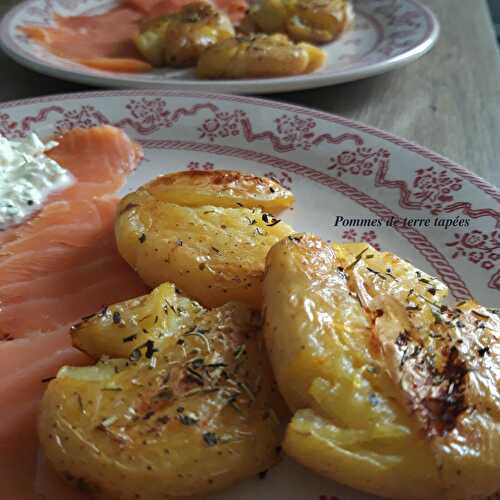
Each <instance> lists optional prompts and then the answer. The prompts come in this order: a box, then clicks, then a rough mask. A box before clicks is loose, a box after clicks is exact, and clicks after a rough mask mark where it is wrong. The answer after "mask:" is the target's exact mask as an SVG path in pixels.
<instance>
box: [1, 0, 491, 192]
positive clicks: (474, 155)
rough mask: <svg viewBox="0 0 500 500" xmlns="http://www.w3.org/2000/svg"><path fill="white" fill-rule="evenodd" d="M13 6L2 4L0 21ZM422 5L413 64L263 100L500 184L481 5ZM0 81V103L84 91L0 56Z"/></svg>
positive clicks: (450, 1) (440, 1)
mask: <svg viewBox="0 0 500 500" xmlns="http://www.w3.org/2000/svg"><path fill="white" fill-rule="evenodd" d="M17 1H18V0H2V2H1V4H0V16H1V15H3V13H4V12H6V11H7V10H8V9H9V8H10V7H11V6H12V5H14V4H15V3H17ZM367 1H370V0H367ZM423 1H424V3H426V4H428V5H429V6H430V7H431V8H432V9H433V10H434V12H435V13H436V14H437V16H438V18H439V20H440V22H441V27H442V31H441V38H440V40H439V41H438V44H437V46H436V47H435V48H434V49H433V50H432V51H431V52H430V53H429V54H427V55H425V56H424V57H423V58H422V59H420V60H419V61H417V62H415V63H412V64H410V65H408V66H406V67H404V68H402V69H398V70H396V71H393V72H391V73H387V74H385V75H381V76H377V77H373V78H368V79H366V80H362V81H359V82H353V83H346V84H342V85H337V86H332V87H324V88H322V89H316V90H308V91H302V92H292V93H287V94H278V95H272V96H269V97H270V98H272V99H279V100H283V101H287V102H291V103H297V104H301V105H304V106H309V107H313V108H317V109H321V110H324V111H330V112H332V113H337V114H339V115H342V116H345V117H348V118H352V119H354V120H358V121H361V122H364V123H366V124H369V125H372V126H375V127H378V128H381V129H384V130H386V131H388V132H392V133H394V134H397V135H399V136H402V137H405V138H407V139H410V140H411V141H414V142H417V143H419V144H421V145H423V146H426V147H428V148H430V149H432V150H434V151H436V152H437V153H441V154H442V155H444V156H447V157H448V158H450V159H452V160H455V161H457V162H458V163H460V164H462V165H464V166H465V167H467V168H469V169H470V170H472V171H473V172H475V173H477V174H478V175H480V176H482V177H484V178H485V179H487V180H489V181H490V182H492V183H493V184H495V185H497V186H500V57H499V54H498V51H497V47H496V43H495V37H494V33H493V27H492V23H491V19H490V16H489V12H488V8H487V5H486V1H485V0H474V1H471V0H423ZM0 75H1V78H2V83H1V85H0V101H6V100H10V99H20V98H23V97H33V96H39V95H44V94H51V93H61V92H73V91H81V90H85V89H88V87H85V86H83V85H77V84H74V83H69V82H63V81H58V80H56V79H53V78H49V77H46V76H43V75H39V74H36V73H34V72H32V71H29V70H27V69H24V68H23V67H21V66H19V65H18V64H16V63H15V62H13V61H11V60H9V59H8V58H7V57H6V56H5V55H4V54H2V53H0Z"/></svg>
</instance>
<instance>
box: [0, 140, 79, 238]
mask: <svg viewBox="0 0 500 500" xmlns="http://www.w3.org/2000/svg"><path fill="white" fill-rule="evenodd" d="M54 146H57V142H54V141H51V142H48V143H47V144H44V143H43V142H42V141H41V140H40V139H39V137H38V136H37V135H36V134H33V133H32V134H30V135H29V136H28V137H26V138H24V139H22V140H19V141H9V140H8V139H6V138H5V137H2V136H1V135H0V231H3V230H5V229H7V228H8V227H9V226H13V225H15V224H19V223H21V222H23V220H25V219H26V218H28V217H29V216H30V215H32V214H33V213H34V212H36V211H38V210H40V208H41V207H42V206H43V204H44V202H45V200H46V199H47V198H48V196H49V195H50V194H51V193H53V192H55V191H59V190H61V189H64V188H65V187H67V186H69V185H71V184H73V182H74V180H75V179H74V177H73V176H72V175H71V173H70V172H69V171H68V170H66V169H64V168H63V167H61V166H60V165H59V164H58V163H57V162H55V161H54V160H51V159H50V158H49V157H48V156H46V155H45V154H44V153H45V151H48V150H49V149H52V148H53V147H54Z"/></svg>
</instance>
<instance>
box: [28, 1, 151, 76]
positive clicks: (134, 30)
mask: <svg viewBox="0 0 500 500" xmlns="http://www.w3.org/2000/svg"><path fill="white" fill-rule="evenodd" d="M142 18H143V14H142V13H140V12H139V11H137V10H134V9H130V8H125V7H119V8H116V9H113V10H111V11H109V12H106V13H105V14H100V15H95V16H74V17H62V16H55V17H54V24H55V26H53V27H44V26H24V27H22V28H21V31H23V33H24V34H25V35H26V36H28V37H29V38H31V39H32V40H34V41H36V42H38V43H39V44H41V45H43V46H44V47H46V48H47V49H48V50H49V51H50V52H52V53H53V54H55V55H57V56H59V57H63V58H65V59H70V60H72V61H75V62H79V63H81V64H84V65H88V66H92V67H95V68H98V69H109V70H110V71H120V72H140V71H148V70H149V69H151V66H150V65H149V64H148V63H146V62H145V61H143V60H141V56H140V55H139V52H138V51H137V49H136V48H135V45H134V43H133V42H132V38H133V37H134V36H135V35H137V34H138V33H139V22H140V21H141V19H142ZM106 65H109V66H108V67H106Z"/></svg>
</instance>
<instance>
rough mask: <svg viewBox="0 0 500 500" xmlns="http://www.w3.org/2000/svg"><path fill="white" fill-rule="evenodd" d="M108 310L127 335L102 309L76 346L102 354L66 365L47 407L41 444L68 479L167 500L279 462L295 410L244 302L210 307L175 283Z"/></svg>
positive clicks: (120, 499)
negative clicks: (289, 409) (284, 429)
mask: <svg viewBox="0 0 500 500" xmlns="http://www.w3.org/2000/svg"><path fill="white" fill-rule="evenodd" d="M161 309H163V310H164V313H163V315H162V316H161V317H160V314H161V313H158V317H159V319H158V322H157V323H156V320H155V318H156V312H157V311H159V310H161ZM109 310H110V311H112V312H113V315H115V316H116V314H115V313H116V312H118V311H121V313H120V314H121V316H120V323H119V326H118V328H121V331H119V330H116V329H113V328H111V327H110V325H109V322H107V319H106V318H107V316H106V315H104V316H102V314H100V313H98V316H96V318H90V319H87V320H85V321H84V322H83V324H82V325H80V326H79V327H78V331H79V338H78V343H77V345H78V346H79V347H84V350H85V351H86V352H87V353H89V354H91V355H93V356H96V355H103V356H104V357H103V358H101V361H99V362H98V363H97V364H96V365H95V366H89V367H81V368H72V367H64V368H62V369H61V370H60V371H59V373H58V375H57V377H56V379H55V380H53V381H51V382H50V383H49V385H48V388H47V391H46V393H45V395H44V398H43V401H42V403H41V413H40V417H39V426H38V429H39V437H40V442H41V444H42V446H43V449H44V451H45V454H46V456H47V458H48V461H49V462H50V463H51V464H52V465H53V467H54V468H55V469H56V470H57V471H58V472H59V473H60V474H61V475H62V476H63V477H65V478H66V479H67V480H69V481H71V482H72V483H74V484H75V485H76V486H77V487H80V488H81V489H84V490H85V491H89V492H91V493H93V494H94V495H95V496H97V497H98V498H102V499H107V500H109V499H117V500H138V499H142V500H160V499H161V500H165V499H177V498H186V497H199V496H200V495H204V494H207V493H209V492H212V491H216V490H220V489H222V488H225V487H227V486H229V485H231V484H233V483H235V482H237V481H239V480H241V479H243V478H247V477H251V476H254V475H256V474H257V473H259V472H261V471H264V470H266V469H267V468H268V467H270V466H272V465H273V464H274V463H276V461H277V460H278V458H279V457H278V449H277V447H278V445H279V444H280V440H281V438H282V433H281V426H280V423H279V420H280V418H283V417H284V416H286V413H285V412H286V407H285V405H284V403H283V402H282V400H281V399H280V396H279V393H278V392H277V389H276V386H275V382H274V380H273V376H272V372H271V369H270V366H269V362H268V360H267V357H266V355H265V349H264V346H263V341H262V339H261V337H260V332H259V329H260V318H259V315H258V313H255V312H254V311H251V310H250V309H249V308H248V307H247V306H244V305H242V304H236V303H229V304H226V305H224V306H223V307H220V308H218V309H213V310H211V311H207V310H204V309H203V308H202V307H201V306H199V305H198V304H196V303H189V301H188V299H186V298H184V297H180V296H179V295H178V294H177V293H176V292H175V290H174V286H173V285H171V284H165V285H162V287H160V288H158V289H157V290H155V291H154V292H153V293H152V294H151V295H149V296H145V297H142V298H140V299H138V301H136V302H134V301H128V302H126V303H123V304H117V305H115V306H112V307H110V309H109ZM143 314H146V317H145V318H143V319H140V317H142V315H143ZM167 317H168V318H167ZM138 318H139V319H138ZM151 320H152V321H151ZM160 322H162V327H161V328H160V327H158V328H157V327H156V324H160ZM151 323H152V325H151ZM145 324H147V325H148V328H145V329H144V330H147V331H144V330H142V326H143V325H145ZM155 328H157V329H156V330H155ZM150 329H151V332H150V331H149V330H150ZM139 330H140V331H139ZM161 331H162V332H163V333H164V334H163V335H161V334H160V333H161ZM136 336H137V337H136ZM101 337H106V339H102V338H101ZM139 337H140V340H139ZM144 339H147V340H145V341H144ZM137 342H141V343H140V344H137ZM113 344H114V345H113ZM125 346H127V347H128V351H125ZM115 353H123V354H127V357H122V358H111V359H110V358H109V357H108V356H109V355H112V356H113V355H114V354H115Z"/></svg>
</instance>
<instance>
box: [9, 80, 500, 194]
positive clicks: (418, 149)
mask: <svg viewBox="0 0 500 500" xmlns="http://www.w3.org/2000/svg"><path fill="white" fill-rule="evenodd" d="M141 96H142V97H151V96H154V97H186V98H204V99H207V98H208V99H215V100H222V101H229V102H241V103H245V104H258V105H260V106H264V107H266V106H268V107H271V108H274V109H282V110H284V111H289V112H296V113H302V114H306V115H309V116H311V117H313V118H318V119H322V120H325V121H327V122H330V123H337V124H340V125H344V126H347V127H350V128H353V129H355V130H359V131H360V132H363V133H366V134H370V135H373V136H375V137H377V138H379V139H382V140H386V141H388V142H390V143H391V144H394V145H395V146H400V147H402V148H403V149H406V150H408V151H411V152H412V153H415V154H417V155H419V156H421V157H422V158H425V159H427V160H430V161H432V162H434V163H437V164H438V165H440V166H442V167H444V168H447V169H449V170H452V171H453V172H455V173H457V174H458V175H460V176H461V177H462V178H463V179H466V180H468V181H470V182H471V183H472V184H473V185H474V186H476V187H477V188H478V189H480V190H481V191H482V192H484V193H486V194H488V195H489V196H490V197H491V198H492V199H493V200H494V201H496V202H500V187H497V186H495V185H494V184H493V183H491V182H490V181H488V180H486V179H484V178H482V177H481V176H479V175H477V174H476V173H474V172H472V171H471V170H469V169H468V168H466V167H464V166H463V165H460V164H459V163H458V162H456V161H454V160H450V159H449V158H446V157H445V156H443V155H442V154H440V153H436V152H434V151H432V150H431V149H429V148H427V147H425V146H421V145H420V144H418V143H416V142H414V141H411V140H409V139H405V138H404V137H401V136H399V135H397V134H394V133H392V132H386V131H384V130H382V129H380V128H378V127H374V126H372V125H367V124H364V123H362V122H359V121H357V120H352V119H351V118H345V117H343V116H340V115H337V114H335V113H330V112H328V111H322V110H318V109H315V108H308V107H306V106H301V105H296V104H289V103H286V102H282V101H276V100H271V99H263V98H258V97H249V96H242V95H235V94H222V93H216V92H196V91H179V90H159V89H128V90H102V91H86V92H74V93H71V92H65V93H60V94H50V95H44V96H39V97H31V98H25V99H14V100H9V101H4V102H0V111H3V110H5V109H10V108H15V107H17V106H23V105H30V104H38V103H46V102H54V101H69V100H73V99H76V100H80V99H91V98H99V97H104V98H105V97H141Z"/></svg>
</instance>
